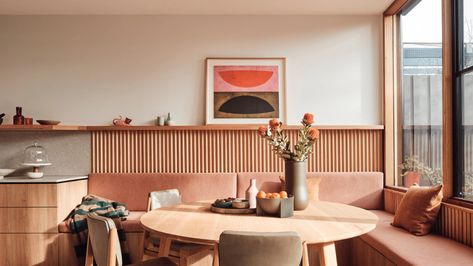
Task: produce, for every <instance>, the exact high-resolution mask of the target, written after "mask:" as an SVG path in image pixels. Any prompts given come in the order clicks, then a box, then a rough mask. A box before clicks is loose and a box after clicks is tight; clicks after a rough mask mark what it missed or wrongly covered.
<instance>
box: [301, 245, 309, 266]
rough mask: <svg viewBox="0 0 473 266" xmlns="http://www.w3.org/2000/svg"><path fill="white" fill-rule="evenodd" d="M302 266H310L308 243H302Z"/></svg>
mask: <svg viewBox="0 0 473 266" xmlns="http://www.w3.org/2000/svg"><path fill="white" fill-rule="evenodd" d="M302 266H309V250H308V249H307V243H306V242H304V243H302Z"/></svg>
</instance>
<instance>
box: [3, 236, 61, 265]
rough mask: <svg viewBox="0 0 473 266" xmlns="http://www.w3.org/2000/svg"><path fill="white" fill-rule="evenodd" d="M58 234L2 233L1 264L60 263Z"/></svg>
mask: <svg viewBox="0 0 473 266" xmlns="http://www.w3.org/2000/svg"><path fill="white" fill-rule="evenodd" d="M57 239H58V234H0V243H1V247H2V248H0V265H41V266H50V265H51V266H57V265H58V241H57Z"/></svg>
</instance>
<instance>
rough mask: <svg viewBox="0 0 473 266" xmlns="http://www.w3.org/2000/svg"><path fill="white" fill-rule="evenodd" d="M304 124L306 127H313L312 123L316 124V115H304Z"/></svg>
mask: <svg viewBox="0 0 473 266" xmlns="http://www.w3.org/2000/svg"><path fill="white" fill-rule="evenodd" d="M302 122H304V123H305V124H306V125H312V123H314V115H313V114H310V113H306V114H304V118H302Z"/></svg>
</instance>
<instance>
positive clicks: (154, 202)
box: [144, 189, 213, 266]
mask: <svg viewBox="0 0 473 266" xmlns="http://www.w3.org/2000/svg"><path fill="white" fill-rule="evenodd" d="M180 203H181V194H180V193H179V190H177V189H166V190H159V191H153V192H151V193H150V194H149V198H148V211H151V210H154V209H159V208H163V207H168V206H173V205H177V204H180ZM166 250H169V253H166ZM212 250H213V246H211V245H205V244H195V243H186V242H182V241H177V240H173V239H172V238H166V237H159V236H157V235H154V234H153V233H151V234H150V233H149V232H147V231H145V235H144V254H145V255H147V256H153V257H156V256H157V257H169V258H170V259H171V260H172V261H174V262H176V263H178V264H179V265H181V266H185V265H188V264H189V259H191V258H195V259H197V260H199V258H202V257H205V256H206V255H207V254H212Z"/></svg>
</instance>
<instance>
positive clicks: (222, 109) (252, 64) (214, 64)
mask: <svg viewBox="0 0 473 266" xmlns="http://www.w3.org/2000/svg"><path fill="white" fill-rule="evenodd" d="M206 67H207V71H206V90H207V92H206V108H207V109H206V124H266V123H267V122H268V120H269V119H271V118H278V119H280V120H281V121H283V122H284V118H285V90H286V86H285V80H286V75H285V74H286V73H285V72H286V59H285V58H207V59H206Z"/></svg>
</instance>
